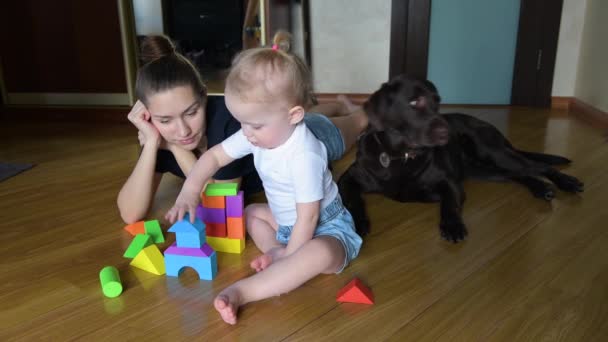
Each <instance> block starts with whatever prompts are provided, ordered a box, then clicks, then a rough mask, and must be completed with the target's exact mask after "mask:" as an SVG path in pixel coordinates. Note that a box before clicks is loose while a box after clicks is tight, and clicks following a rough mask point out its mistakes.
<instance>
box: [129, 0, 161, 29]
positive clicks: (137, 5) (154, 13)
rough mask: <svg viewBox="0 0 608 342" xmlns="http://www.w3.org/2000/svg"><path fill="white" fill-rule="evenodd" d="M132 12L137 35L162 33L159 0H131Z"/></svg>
mask: <svg viewBox="0 0 608 342" xmlns="http://www.w3.org/2000/svg"><path fill="white" fill-rule="evenodd" d="M133 12H134V14H135V32H136V33H137V35H141V36H146V35H154V34H163V32H164V31H163V10H162V3H161V0H133Z"/></svg>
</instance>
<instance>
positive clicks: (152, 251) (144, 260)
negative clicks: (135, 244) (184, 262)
mask: <svg viewBox="0 0 608 342" xmlns="http://www.w3.org/2000/svg"><path fill="white" fill-rule="evenodd" d="M131 266H134V267H137V268H141V269H142V270H144V271H148V272H150V273H154V274H156V275H163V274H165V261H164V260H163V255H162V254H161V253H160V251H159V250H158V247H156V245H154V244H152V245H150V246H148V247H146V248H144V249H142V250H141V252H139V254H137V256H136V257H135V258H134V259H133V260H132V261H131Z"/></svg>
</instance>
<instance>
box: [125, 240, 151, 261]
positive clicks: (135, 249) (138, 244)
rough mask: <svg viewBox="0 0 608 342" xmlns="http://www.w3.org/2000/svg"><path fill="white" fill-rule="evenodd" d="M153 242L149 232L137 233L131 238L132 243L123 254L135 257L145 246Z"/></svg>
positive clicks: (127, 256) (130, 257)
mask: <svg viewBox="0 0 608 342" xmlns="http://www.w3.org/2000/svg"><path fill="white" fill-rule="evenodd" d="M151 244H152V237H151V236H150V235H148V234H137V235H135V237H134V238H133V240H131V244H129V247H128V248H127V250H126V251H125V254H124V255H123V256H124V257H125V258H129V259H133V258H135V256H136V255H137V254H138V253H139V252H140V251H141V250H142V249H144V248H146V247H148V246H150V245H151Z"/></svg>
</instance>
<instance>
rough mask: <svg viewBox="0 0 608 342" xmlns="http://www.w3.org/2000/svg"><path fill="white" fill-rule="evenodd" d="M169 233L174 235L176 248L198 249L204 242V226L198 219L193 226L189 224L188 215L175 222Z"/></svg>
mask: <svg viewBox="0 0 608 342" xmlns="http://www.w3.org/2000/svg"><path fill="white" fill-rule="evenodd" d="M169 232H171V233H175V241H176V243H177V247H185V248H200V247H201V246H202V245H203V244H205V242H206V236H205V224H204V223H203V221H201V220H200V219H199V218H198V217H197V218H196V219H195V220H194V224H192V223H190V219H189V215H188V214H186V216H184V218H183V219H182V220H181V221H177V222H175V224H173V225H172V226H171V228H169Z"/></svg>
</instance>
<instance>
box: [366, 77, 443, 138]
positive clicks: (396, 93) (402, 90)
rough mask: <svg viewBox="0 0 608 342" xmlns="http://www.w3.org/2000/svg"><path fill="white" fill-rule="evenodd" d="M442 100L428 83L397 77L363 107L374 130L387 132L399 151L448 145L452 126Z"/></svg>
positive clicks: (411, 78)
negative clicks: (444, 114) (441, 108)
mask: <svg viewBox="0 0 608 342" xmlns="http://www.w3.org/2000/svg"><path fill="white" fill-rule="evenodd" d="M440 101H441V98H440V97H439V94H438V93H437V88H436V87H435V85H433V83H431V82H430V81H428V80H419V79H415V78H413V77H408V76H404V75H402V76H397V77H395V78H393V79H391V80H390V81H389V82H387V83H384V84H383V85H382V87H380V89H379V90H377V91H376V92H375V93H373V94H372V96H371V97H370V98H369V99H368V100H367V102H365V104H364V105H363V108H364V110H365V111H366V112H367V115H368V116H369V124H370V128H371V129H372V130H376V131H383V132H385V133H386V135H387V137H388V138H389V141H390V142H389V143H390V144H391V145H392V146H391V147H392V148H394V149H395V150H404V149H408V148H418V147H432V146H440V145H445V144H446V143H447V142H448V136H449V132H448V124H447V122H446V121H445V120H444V119H443V118H442V117H441V115H440V114H439V102H440Z"/></svg>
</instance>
